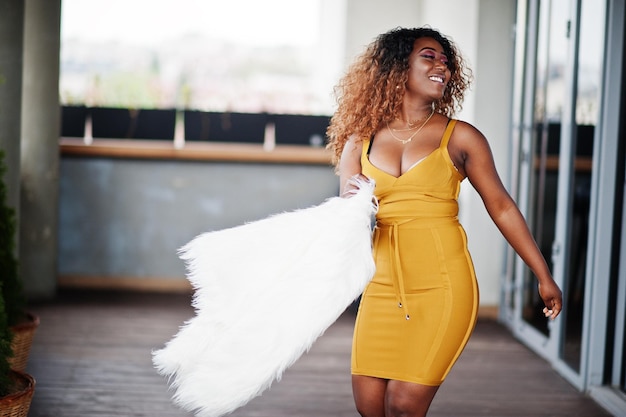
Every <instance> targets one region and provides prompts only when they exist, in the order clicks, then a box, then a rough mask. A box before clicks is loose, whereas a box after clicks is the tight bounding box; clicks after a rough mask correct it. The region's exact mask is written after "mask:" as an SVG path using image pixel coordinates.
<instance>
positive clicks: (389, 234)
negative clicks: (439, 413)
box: [328, 28, 562, 417]
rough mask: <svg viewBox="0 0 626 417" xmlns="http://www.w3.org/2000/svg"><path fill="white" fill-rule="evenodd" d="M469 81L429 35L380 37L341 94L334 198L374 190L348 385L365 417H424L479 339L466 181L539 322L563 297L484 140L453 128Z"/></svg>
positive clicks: (448, 49)
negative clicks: (506, 248) (508, 253)
mask: <svg viewBox="0 0 626 417" xmlns="http://www.w3.org/2000/svg"><path fill="white" fill-rule="evenodd" d="M470 78H471V72H470V70H469V69H468V68H467V67H466V65H465V63H464V61H463V60H462V58H461V56H460V55H459V54H458V52H457V49H456V47H455V46H454V44H453V43H452V42H451V41H450V40H449V39H447V38H446V37H445V36H443V35H442V34H440V33H439V32H438V31H436V30H433V29H430V28H417V29H403V28H398V29H394V30H392V31H390V32H388V33H385V34H382V35H380V36H379V37H378V38H377V39H376V40H375V41H374V42H373V43H372V44H371V45H370V46H369V47H368V48H367V49H366V51H365V52H364V53H363V54H362V55H361V56H360V57H359V58H358V59H357V60H356V62H355V63H354V64H353V66H352V67H351V68H350V69H349V71H348V73H347V74H346V75H345V77H344V78H343V79H342V80H341V82H340V83H339V85H338V87H337V89H336V92H337V95H338V109H337V111H336V113H335V115H334V116H333V118H332V120H331V124H330V126H329V129H328V136H329V139H330V142H329V145H328V146H329V148H330V149H331V150H332V151H333V155H334V157H335V159H334V162H335V164H336V166H337V171H338V174H339V176H340V181H341V192H342V193H346V192H348V193H349V192H350V191H351V190H352V188H353V187H354V186H353V185H352V184H353V182H352V181H349V180H350V178H352V177H354V176H358V177H362V176H364V177H367V178H369V179H372V180H374V181H375V183H376V187H375V191H374V193H375V195H376V197H377V198H378V200H379V211H378V213H377V216H376V217H377V219H376V220H377V222H376V229H375V232H374V260H375V263H376V274H375V276H374V278H373V279H372V281H371V282H370V284H369V285H368V287H367V288H366V290H365V292H364V293H363V296H362V299H361V304H360V306H359V312H358V315H357V320H356V324H355V331H354V342H353V350H352V375H353V376H352V386H353V393H354V399H355V403H356V407H357V410H358V411H359V413H360V414H361V415H362V416H364V417H390V416H425V415H426V413H427V411H428V408H429V407H430V404H431V402H432V400H433V397H434V396H435V393H436V392H437V389H438V387H439V386H440V385H441V383H442V382H443V381H444V379H445V377H446V375H447V374H448V372H449V371H450V368H451V367H452V365H453V364H454V362H455V361H456V360H457V358H458V357H459V355H460V354H461V351H462V350H463V348H464V347H465V345H466V343H467V341H468V339H469V336H470V334H471V332H472V330H473V328H474V325H475V322H476V315H477V306H478V289H477V284H476V279H475V276H474V269H473V266H472V262H471V259H470V256H469V253H468V251H467V241H466V236H465V232H464V230H463V229H462V227H461V226H460V225H459V223H458V218H457V214H458V204H457V198H458V194H459V189H460V184H461V182H462V181H463V180H464V179H465V178H467V179H468V180H469V181H470V182H471V184H472V185H473V186H474V188H475V189H476V190H477V192H478V193H479V194H480V196H481V198H482V200H483V202H484V204H485V207H486V208H487V211H488V212H489V215H490V216H491V218H492V219H493V221H494V222H495V224H496V225H497V227H498V228H499V229H500V231H501V232H502V234H503V235H504V237H505V238H506V239H507V241H508V242H509V243H510V244H511V245H512V247H513V248H514V249H515V251H516V252H517V253H518V254H519V255H520V256H521V258H522V259H523V260H524V261H525V262H526V263H527V264H528V266H529V267H530V268H531V269H532V270H533V272H534V273H535V274H536V276H537V278H538V280H539V292H540V295H541V297H542V299H543V302H544V303H545V306H546V307H545V309H544V314H545V315H546V317H549V318H550V319H554V318H556V316H557V315H558V314H559V312H560V311H561V305H562V300H561V291H560V289H559V288H558V286H557V285H556V284H555V282H554V280H553V279H552V277H551V274H550V271H549V269H548V266H547V265H546V262H545V260H544V259H543V257H542V255H541V253H540V251H539V249H538V248H537V245H536V243H535V241H534V240H533V237H532V235H531V233H530V231H529V229H528V226H527V225H526V223H525V221H524V218H523V217H522V215H521V213H520V211H519V209H518V208H517V206H516V205H515V203H514V201H513V200H512V198H511V197H510V196H509V194H508V193H507V191H506V189H505V188H504V186H503V184H502V182H501V180H500V178H499V177H498V174H497V172H496V169H495V165H494V161H493V157H492V155H491V151H490V149H489V145H488V143H487V140H486V139H485V137H484V136H483V135H482V134H481V133H480V132H479V131H478V130H477V129H476V128H474V127H473V126H472V125H470V124H468V123H464V122H461V121H455V120H451V119H450V117H452V115H453V114H454V112H455V110H457V109H458V108H460V104H461V102H462V99H463V95H464V92H465V90H466V88H467V87H468V85H469V81H470Z"/></svg>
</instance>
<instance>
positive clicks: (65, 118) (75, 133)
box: [61, 106, 89, 138]
mask: <svg viewBox="0 0 626 417" xmlns="http://www.w3.org/2000/svg"><path fill="white" fill-rule="evenodd" d="M88 113H89V111H88V109H87V107H85V106H61V136H62V137H73V138H82V137H84V136H85V121H86V119H87V114H88Z"/></svg>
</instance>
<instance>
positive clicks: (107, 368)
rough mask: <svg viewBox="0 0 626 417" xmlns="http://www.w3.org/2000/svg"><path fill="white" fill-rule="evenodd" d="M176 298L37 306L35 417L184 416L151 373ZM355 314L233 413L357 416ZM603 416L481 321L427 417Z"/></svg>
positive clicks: (115, 295) (61, 299)
mask: <svg viewBox="0 0 626 417" xmlns="http://www.w3.org/2000/svg"><path fill="white" fill-rule="evenodd" d="M189 302H190V297H189V296H187V295H180V294H147V293H133V292H102V291H99V292H93V291H92V292H89V291H63V292H61V293H60V294H59V296H58V297H57V298H56V299H55V300H54V301H49V302H44V303H36V304H33V305H31V308H30V310H31V311H32V312H33V313H35V314H37V315H39V317H40V319H41V325H40V327H39V328H38V329H37V333H36V334H35V340H34V342H33V346H32V350H31V355H30V360H29V364H28V369H27V372H28V373H29V374H31V375H32V376H34V377H35V379H36V381H37V384H36V389H35V396H34V398H33V402H32V405H31V410H30V413H29V416H30V417H87V416H97V417H109V416H110V417H113V416H115V417H119V416H123V417H134V416H150V417H183V416H192V414H190V413H186V412H183V411H181V410H180V409H178V408H177V407H176V406H175V405H173V404H172V402H171V398H170V394H169V393H168V388H167V384H166V381H165V379H164V378H162V377H161V376H160V375H158V374H157V373H156V372H155V370H154V369H153V368H152V363H151V350H152V349H155V348H159V347H161V346H162V345H163V344H164V343H165V342H166V341H167V340H169V339H170V338H171V337H172V335H173V334H174V333H176V331H177V330H178V327H179V326H180V325H181V324H182V323H183V322H184V321H185V320H186V319H188V318H190V317H191V316H192V315H193V310H192V308H191V307H190V303H189ZM353 320H354V313H353V312H352V311H350V310H348V311H347V312H346V313H345V314H344V315H343V316H342V317H341V318H340V319H339V320H338V321H337V322H336V323H335V324H334V325H333V326H331V327H330V328H329V329H328V331H327V332H326V333H325V334H324V335H323V336H322V337H321V338H320V339H319V340H318V341H317V342H316V343H315V344H314V346H313V348H312V350H311V351H310V352H309V353H308V354H305V355H304V356H303V357H302V358H301V359H300V360H299V361H298V362H297V363H296V364H295V365H294V366H293V367H292V368H290V369H289V370H288V371H287V372H286V373H285V375H284V377H283V379H282V380H281V381H280V382H278V383H275V384H274V385H273V386H272V388H271V389H270V390H268V391H267V392H265V393H264V394H263V395H262V396H261V397H258V398H256V399H254V400H252V401H251V402H250V403H249V404H248V405H246V406H245V407H243V408H241V409H239V410H237V411H235V412H234V413H233V414H231V416H232V417H286V416H289V417H313V416H315V417H319V416H337V417H358V414H357V413H356V411H355V409H354V406H353V402H352V393H351V387H350V374H349V368H350V363H349V362H350V344H351V338H352V323H353ZM478 416H496V417H529V416H532V417H577V416H579V417H605V416H610V414H608V413H607V412H606V411H604V410H603V409H602V408H601V407H600V406H599V405H597V404H596V403H595V402H594V401H593V400H592V399H591V398H589V397H588V396H587V395H585V394H584V393H580V392H578V391H577V390H576V389H575V388H573V387H572V386H571V385H570V384H569V383H568V382H566V381H565V380H564V379H563V378H562V377H561V376H559V375H558V374H557V373H556V372H555V371H554V370H553V369H551V367H550V365H549V364H547V363H546V362H545V361H544V360H542V359H541V358H539V357H538V356H537V355H536V354H535V353H533V352H532V351H530V350H529V349H527V348H526V347H525V346H523V345H522V344H521V343H519V342H518V341H517V340H515V339H514V338H513V337H512V336H511V334H510V333H509V331H508V330H507V329H506V328H505V327H503V326H502V325H500V324H498V323H496V322H494V321H491V320H479V322H478V325H477V327H476V330H475V332H474V334H473V336H472V338H471V340H470V342H469V344H468V346H467V348H466V350H465V352H464V353H463V355H462V356H461V358H460V360H459V362H458V363H457V365H456V366H455V368H454V369H453V370H452V372H451V374H450V376H449V377H448V379H447V380H446V382H445V383H444V385H443V386H442V387H441V389H440V390H439V393H438V394H437V397H435V400H434V402H433V404H432V407H431V412H430V413H429V417H478Z"/></svg>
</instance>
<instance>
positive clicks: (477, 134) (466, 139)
mask: <svg viewBox="0 0 626 417" xmlns="http://www.w3.org/2000/svg"><path fill="white" fill-rule="evenodd" d="M450 139H451V141H454V142H456V143H457V144H458V145H459V146H463V147H465V146H469V145H472V144H474V145H476V144H478V142H486V141H487V139H486V138H485V135H483V134H482V132H481V131H480V130H478V129H477V128H476V127H475V126H474V125H472V124H470V123H468V122H465V121H463V120H457V123H456V126H455V127H454V131H453V132H452V136H451V138H450Z"/></svg>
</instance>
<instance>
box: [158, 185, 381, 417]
mask: <svg viewBox="0 0 626 417" xmlns="http://www.w3.org/2000/svg"><path fill="white" fill-rule="evenodd" d="M354 181H355V183H356V184H357V186H358V189H357V190H356V191H355V192H353V196H352V197H350V198H341V197H332V198H329V199H328V200H326V201H324V202H323V203H322V204H320V205H318V206H314V207H310V208H307V209H301V210H296V211H292V212H286V213H281V214H277V215H274V216H271V217H268V218H266V219H263V220H259V221H256V222H252V223H247V224H244V225H241V226H237V227H234V228H231V229H225V230H221V231H215V232H208V233H204V234H202V235H200V236H198V237H196V238H195V239H194V240H192V241H191V242H190V243H188V244H187V245H186V246H184V247H183V248H181V249H180V255H181V259H183V260H184V261H185V263H186V266H187V271H188V273H187V277H188V279H189V280H190V281H191V283H192V285H193V287H194V289H195V293H194V298H193V306H194V307H195V310H196V315H195V316H194V317H193V318H192V319H190V320H189V321H187V322H186V323H185V324H184V325H183V326H182V327H181V329H180V331H179V332H178V334H176V335H175V336H174V337H173V338H172V340H170V341H169V342H167V343H166V345H165V347H164V348H163V349H161V350H158V351H156V352H153V363H154V365H155V367H156V368H157V370H158V372H159V373H160V374H162V375H165V376H168V377H169V382H170V386H171V388H173V389H174V390H175V393H174V395H173V397H174V401H175V403H176V404H178V405H179V406H180V407H181V408H183V409H185V410H187V411H192V412H195V413H196V415H197V416H201V417H218V416H222V415H224V414H228V413H230V412H232V411H234V410H235V409H237V408H239V407H241V406H243V405H244V404H246V403H247V402H248V401H250V400H251V399H252V398H254V397H256V396H258V395H260V394H261V393H262V392H263V391H264V390H265V389H267V388H268V387H269V386H270V385H271V384H272V382H273V381H274V380H278V379H280V377H281V375H282V374H283V372H284V371H285V370H286V369H287V368H288V367H289V366H290V365H292V364H293V363H294V362H295V361H296V360H297V359H298V358H299V357H300V356H301V355H302V354H303V353H304V352H306V351H307V350H308V349H309V348H310V347H311V345H312V344H313V342H314V341H315V340H316V339H317V338H318V337H319V336H320V335H321V334H322V333H323V332H324V331H325V330H326V329H327V328H328V327H329V326H330V325H331V324H332V323H333V322H334V321H335V320H336V319H337V318H338V317H339V315H340V314H341V313H342V312H343V311H344V310H345V309H346V308H347V307H348V306H349V305H350V303H351V302H353V301H354V300H355V299H356V298H357V297H358V296H359V294H360V293H361V292H362V291H363V289H364V288H365V285H366V284H367V283H368V282H369V280H370V279H371V277H372V276H373V274H374V269H375V268H374V262H373V259H372V253H371V250H372V248H371V219H372V216H373V215H374V214H375V213H376V210H377V203H376V201H375V199H374V197H373V188H374V183H373V181H372V182H367V181H361V180H354Z"/></svg>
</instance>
